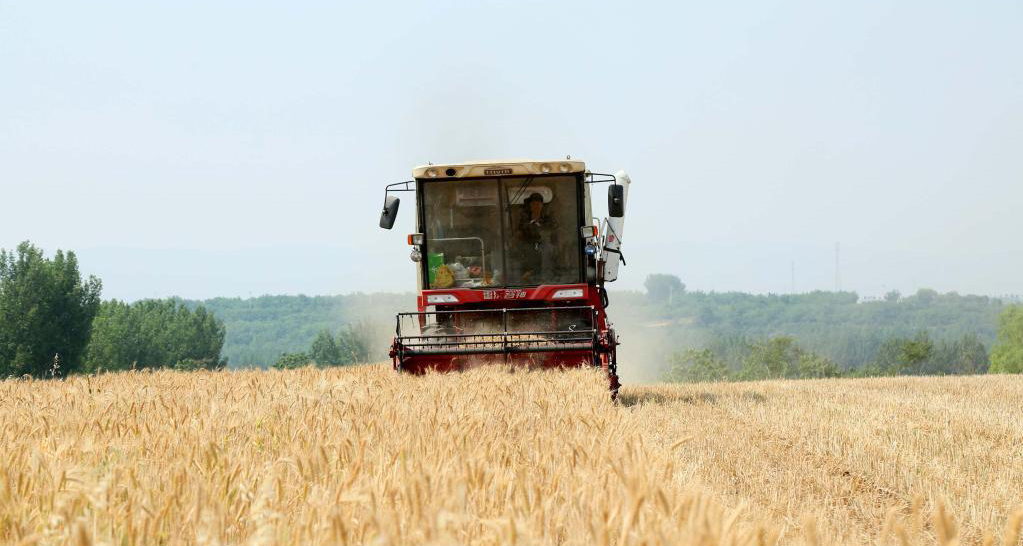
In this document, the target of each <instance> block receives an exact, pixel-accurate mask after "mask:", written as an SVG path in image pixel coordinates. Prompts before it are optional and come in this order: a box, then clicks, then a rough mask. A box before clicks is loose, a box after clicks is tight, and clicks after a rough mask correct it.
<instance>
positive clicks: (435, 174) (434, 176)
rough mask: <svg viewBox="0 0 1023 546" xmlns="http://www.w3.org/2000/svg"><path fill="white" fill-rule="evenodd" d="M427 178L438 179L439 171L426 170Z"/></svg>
mask: <svg viewBox="0 0 1023 546" xmlns="http://www.w3.org/2000/svg"><path fill="white" fill-rule="evenodd" d="M426 176H429V177H430V178H437V169H426Z"/></svg>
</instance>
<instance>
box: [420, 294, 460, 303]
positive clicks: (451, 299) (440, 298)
mask: <svg viewBox="0 0 1023 546" xmlns="http://www.w3.org/2000/svg"><path fill="white" fill-rule="evenodd" d="M426 303H458V298H456V297H455V296H454V295H453V294H427V296H426Z"/></svg>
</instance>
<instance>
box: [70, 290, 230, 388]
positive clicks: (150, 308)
mask: <svg viewBox="0 0 1023 546" xmlns="http://www.w3.org/2000/svg"><path fill="white" fill-rule="evenodd" d="M225 335H226V330H225V328H224V324H223V323H222V322H221V321H219V320H217V318H216V317H214V316H213V314H212V313H209V312H208V311H207V310H206V309H205V308H204V307H202V306H198V307H196V308H195V309H194V310H190V309H189V308H188V307H187V306H185V304H184V303H183V302H181V301H179V300H175V299H166V300H142V301H137V302H135V303H132V304H127V303H123V302H120V301H117V300H111V301H106V302H103V304H102V306H101V307H100V311H99V313H98V315H97V316H96V319H95V320H94V321H93V331H92V338H91V340H90V341H89V348H88V352H87V358H86V364H85V366H84V368H83V369H84V371H89V372H94V371H97V370H99V369H104V370H125V369H130V368H163V367H173V368H176V369H181V370H187V369H200V368H201V369H214V368H220V367H223V366H224V365H226V360H224V359H222V358H221V357H220V352H221V350H222V349H223V346H224V337H225Z"/></svg>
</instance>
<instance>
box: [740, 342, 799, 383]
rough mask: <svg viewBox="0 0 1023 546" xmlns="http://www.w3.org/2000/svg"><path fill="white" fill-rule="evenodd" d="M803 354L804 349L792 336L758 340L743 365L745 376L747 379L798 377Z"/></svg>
mask: <svg viewBox="0 0 1023 546" xmlns="http://www.w3.org/2000/svg"><path fill="white" fill-rule="evenodd" d="M802 355H803V350H802V349H801V348H800V347H799V345H796V340H795V339H793V338H791V337H788V336H778V337H773V338H769V339H762V340H758V341H757V342H755V343H754V344H753V347H752V351H751V353H750V355H749V357H748V358H747V359H746V362H745V363H744V365H743V376H744V377H745V378H746V379H768V378H771V379H774V378H780V377H798V376H799V360H800V358H801V357H802Z"/></svg>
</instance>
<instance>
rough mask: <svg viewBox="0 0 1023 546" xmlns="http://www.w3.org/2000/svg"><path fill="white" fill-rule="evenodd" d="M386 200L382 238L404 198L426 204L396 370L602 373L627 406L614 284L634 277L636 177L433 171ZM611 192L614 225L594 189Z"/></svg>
mask: <svg viewBox="0 0 1023 546" xmlns="http://www.w3.org/2000/svg"><path fill="white" fill-rule="evenodd" d="M412 173H413V177H414V180H409V181H407V182H398V183H395V184H390V185H388V186H387V187H386V189H385V191H384V208H383V212H382V213H381V216H380V227H382V228H384V229H391V228H392V227H393V226H394V221H395V219H396V217H397V214H398V204H399V199H398V197H396V196H394V195H392V193H393V192H415V197H416V200H415V205H416V231H417V233H413V234H411V235H409V236H408V243H409V245H411V246H412V256H411V258H412V261H413V262H415V263H416V264H417V275H416V281H417V286H418V291H419V297H418V309H419V310H418V311H416V312H414V313H399V314H398V316H397V326H396V329H395V337H394V343H393V345H392V346H391V352H390V356H391V358H392V359H393V361H394V368H395V369H396V370H398V371H402V372H410V373H414V374H420V373H423V372H425V371H426V370H429V369H433V370H438V371H453V370H462V369H466V368H468V367H471V366H476V365H480V364H496V363H507V364H514V365H522V366H527V367H543V368H558V367H580V366H593V367H600V368H602V369H603V370H604V371H605V372H606V373H607V376H608V380H609V382H610V389H611V395H612V398H614V397H615V396H616V395H617V392H618V387H619V382H618V364H617V361H616V348H617V346H618V337H617V336H616V335H615V331H614V328H613V326H612V324H611V322H610V321H609V320H608V317H607V306H608V299H607V291H606V290H605V289H604V283H607V282H611V281H614V280H615V279H617V278H618V267H619V264H622V265H624V264H625V260H624V259H622V254H621V243H622V230H623V227H624V224H625V203H626V200H627V198H628V195H629V183H630V181H629V177H628V175H627V174H625V172H624V171H619V172H618V173H617V174H614V175H610V174H597V173H591V172H589V171H587V170H586V165H585V164H584V163H583V162H581V161H571V160H570V159H567V160H565V161H508V162H480V163H459V164H451V165H432V164H431V165H426V166H422V167H416V168H415V169H413V171H412ZM601 183H607V184H610V186H608V192H607V198H608V216H609V218H606V219H605V220H604V221H603V222H600V221H599V220H598V219H596V218H594V217H593V214H592V212H591V209H590V188H591V187H592V186H594V185H595V184H601Z"/></svg>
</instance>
